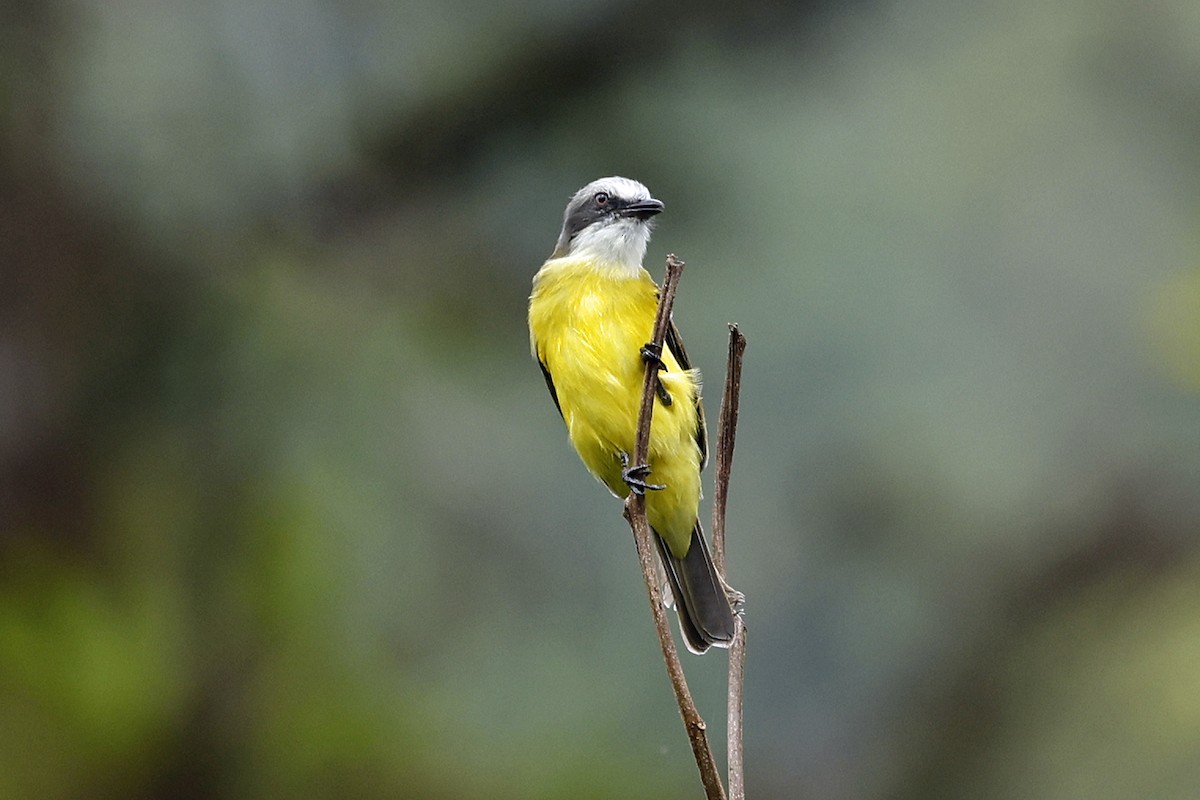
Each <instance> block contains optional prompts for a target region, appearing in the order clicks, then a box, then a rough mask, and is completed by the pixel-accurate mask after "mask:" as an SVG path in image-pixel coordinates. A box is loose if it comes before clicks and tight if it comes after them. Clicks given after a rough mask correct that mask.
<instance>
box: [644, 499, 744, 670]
mask: <svg viewBox="0 0 1200 800" xmlns="http://www.w3.org/2000/svg"><path fill="white" fill-rule="evenodd" d="M654 541H655V542H656V543H657V544H658V554H659V555H660V556H661V557H662V563H663V568H664V570H665V571H666V573H667V580H668V581H669V582H670V584H671V594H673V595H674V596H675V610H676V611H677V612H679V630H680V631H681V632H682V633H683V640H684V642H685V643H687V648H688V650H691V651H692V652H693V653H703V652H704V651H705V650H707V649H708V648H710V647H729V645H730V643H731V642H732V641H733V634H734V626H733V610H732V609H731V608H730V607H729V598H728V597H727V596H726V594H725V584H724V582H723V581H722V580H721V578H720V576H719V575H717V569H716V567H715V566H713V562H712V556H710V555H709V553H708V544H707V543H705V541H704V531H703V530H702V529H701V527H700V522H699V520H697V521H696V527H695V528H693V529H692V542H691V544H690V545H689V546H688V551H687V555H686V556H684V557H683V558H676V557H675V556H674V554H672V553H671V550H670V548H668V547H667V543H666V542H664V541H663V539H662V537H661V536H659V535H657V534H655V536H654Z"/></svg>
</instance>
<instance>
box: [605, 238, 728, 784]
mask: <svg viewBox="0 0 1200 800" xmlns="http://www.w3.org/2000/svg"><path fill="white" fill-rule="evenodd" d="M683 266H684V265H683V262H682V261H680V260H678V259H677V258H675V256H673V255H670V256H667V274H666V277H665V278H664V279H663V285H662V288H661V289H660V290H659V298H658V313H657V316H656V317H655V319H654V333H653V338H652V342H653V343H654V344H656V345H659V346H661V345H662V343H663V339H665V338H666V333H667V324H668V322H669V321H670V319H671V306H672V304H673V303H674V301H675V290H676V288H677V286H678V284H679V276H680V273H682V272H683ZM657 373H658V370H657V368H656V367H655V365H654V364H650V363H648V364H647V365H646V376H645V380H644V382H643V384H642V404H641V410H640V412H639V415H638V427H637V439H636V442H635V445H634V453H633V463H634V464H645V463H646V459H647V457H648V451H649V449H650V418H651V415H652V414H653V412H654V387H655V382H656V381H657V378H658V374H657ZM625 518H626V519H627V520H629V526H630V527H631V528H632V529H633V537H634V540H635V541H636V542H637V551H638V560H639V561H640V562H641V565H642V577H643V578H644V579H645V581H646V592H647V593H648V594H649V596H650V611H651V613H652V614H653V616H654V627H655V628H656V629H657V630H658V642H659V645H660V646H661V647H662V652H663V659H664V660H665V661H666V666H667V676H668V677H669V678H670V679H671V686H672V688H673V689H674V690H675V701H676V703H677V704H678V705H679V714H680V716H681V717H683V725H684V728H685V729H686V730H687V735H688V741H689V742H690V743H691V746H692V754H693V755H694V756H695V758H696V766H697V768H698V769H699V770H700V780H701V781H702V782H703V783H704V792H705V796H706V797H707V798H708V800H725V787H724V786H722V785H721V775H720V772H719V770H718V769H717V764H716V760H715V759H714V758H713V754H712V748H711V747H710V746H709V743H708V734H707V733H706V729H707V726H706V725H705V724H704V720H703V719H702V718H701V717H700V712H699V711H697V710H696V704H695V702H694V701H693V700H692V693H691V691H690V690H689V689H688V685H687V679H686V678H685V677H684V675H683V665H682V664H680V662H679V653H678V652H677V651H676V649H675V640H674V639H673V638H672V636H671V629H670V626H669V624H668V622H667V615H666V611H665V610H664V606H663V602H662V592H661V589H660V587H659V585H658V579H657V577H656V576H657V572H656V565H657V562H656V561H655V558H656V553H655V547H654V541H653V540H652V539H651V538H650V537H652V536H653V535H654V533H653V532H652V531H651V530H650V524H649V523H648V522H647V521H646V499H645V497H643V496H642V495H639V494H637V493H636V492H630V493H629V497H628V498H627V499H626V500H625Z"/></svg>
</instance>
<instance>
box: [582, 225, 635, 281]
mask: <svg viewBox="0 0 1200 800" xmlns="http://www.w3.org/2000/svg"><path fill="white" fill-rule="evenodd" d="M649 243H650V226H649V225H648V224H647V223H645V222H643V221H642V220H638V219H630V218H623V219H616V220H613V221H610V222H607V223H600V224H596V225H590V226H588V227H587V228H585V229H583V230H582V231H580V232H579V233H578V234H577V235H576V236H575V238H574V239H573V240H572V241H571V245H570V248H569V249H568V250H567V257H568V258H586V259H589V260H592V261H595V262H597V265H598V266H605V267H610V268H613V269H615V270H617V271H618V272H622V273H627V274H629V275H636V274H638V271H639V270H641V268H642V259H643V258H645V256H646V245H647V244H649Z"/></svg>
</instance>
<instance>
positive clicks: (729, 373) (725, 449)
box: [712, 322, 746, 575]
mask: <svg viewBox="0 0 1200 800" xmlns="http://www.w3.org/2000/svg"><path fill="white" fill-rule="evenodd" d="M745 352H746V337H745V336H742V332H741V331H739V330H738V326H737V323H735V322H731V323H729V359H728V361H726V363H725V390H724V392H723V394H722V395H721V414H720V416H719V417H718V418H717V467H716V472H717V476H716V489H715V491H714V492H713V534H712V538H713V540H712V548H713V561H714V562H716V565H717V569H718V570H720V572H721V575H725V574H726V572H725V506H726V503H727V502H728V497H729V473H730V471H731V470H732V469H733V445H734V442H735V440H736V439H737V422H738V397H739V395H740V393H741V389H742V356H743V354H744V353H745Z"/></svg>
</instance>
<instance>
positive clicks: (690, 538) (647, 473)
mask: <svg viewBox="0 0 1200 800" xmlns="http://www.w3.org/2000/svg"><path fill="white" fill-rule="evenodd" d="M662 210H663V204H662V203H661V202H660V201H658V200H655V199H654V198H653V197H651V196H650V191H649V190H648V189H647V188H646V187H645V186H643V185H642V184H640V183H638V182H637V181H634V180H629V179H628V178H620V177H611V178H601V179H599V180H596V181H592V182H591V183H589V184H588V185H587V186H584V187H583V188H582V189H580V190H579V191H578V192H576V193H575V196H574V197H572V198H571V201H570V202H569V203H568V204H567V209H566V212H565V213H564V215H563V227H562V233H561V234H560V235H559V237H558V243H557V245H556V246H555V248H554V252H553V254H551V256H550V258H549V260H547V261H546V263H545V264H543V265H542V268H541V269H540V270H538V272H537V275H536V276H535V277H534V279H533V294H532V296H531V297H530V299H529V338H530V345H531V348H532V350H533V355H534V357H535V358H536V359H537V360H538V363H539V364H540V365H541V368H542V373H543V374H544V375H545V377H546V385H547V386H548V387H549V388H550V395H551V396H552V397H553V398H554V403H555V405H556V406H557V408H558V411H559V413H560V414H562V418H563V420H564V421H565V422H566V424H567V433H568V435H569V436H570V439H571V444H572V445H574V447H575V450H576V451H577V452H578V453H579V457H580V458H581V459H583V463H584V464H585V465H586V466H587V468H588V469H589V470H590V471H591V473H592V474H593V475H595V476H596V478H597V479H598V480H600V482H602V483H603V484H604V485H605V486H607V487H608V488H609V490H610V491H611V492H612V493H613V494H615V495H616V496H617V497H620V498H625V497H628V495H629V492H630V491H633V492H637V493H639V494H641V493H645V495H646V517H647V519H648V520H649V522H650V527H652V528H653V529H654V532H655V534H656V536H655V540H656V542H657V544H658V551H659V553H660V555H661V556H662V562H663V567H664V568H665V571H666V574H667V578H668V580H669V582H670V584H671V591H672V594H673V595H674V599H675V608H676V610H677V611H678V613H679V625H680V629H681V631H682V632H683V638H684V641H685V642H686V643H687V646H688V649H689V650H691V651H692V652H695V653H703V652H704V651H705V650H707V649H708V648H709V647H711V646H717V647H728V646H729V643H730V642H731V641H732V640H733V634H734V623H733V612H732V610H731V608H730V605H729V600H728V598H727V596H726V593H725V585H724V582H723V581H722V580H721V578H720V576H718V575H717V571H716V569H715V568H714V567H713V563H712V558H711V557H710V556H709V553H708V545H707V544H706V543H705V541H704V532H703V530H702V529H701V527H700V522H699V519H698V516H697V515H698V510H699V505H700V470H701V468H702V467H703V466H704V463H705V461H706V459H707V454H708V453H707V451H708V448H707V444H706V442H705V440H706V432H705V426H704V411H703V408H702V407H701V405H700V376H699V373H697V372H696V370H693V369H692V368H691V364H690V363H689V361H688V357H687V353H686V352H685V351H684V349H683V342H682V341H681V340H680V338H679V332H678V331H677V330H676V328H675V325H674V323H672V324H671V325H670V328H669V330H668V333H667V337H666V342H665V345H666V346H665V348H664V349H663V350H662V352H661V353H657V352H654V351H653V350H652V348H650V347H648V346H647V345H648V343H649V342H650V338H651V334H652V330H651V329H652V328H653V326H654V315H655V311H656V310H657V306H658V287H657V286H656V285H655V283H654V281H653V279H651V277H650V274H649V273H648V272H646V270H645V269H643V268H642V258H643V257H644V256H645V255H646V245H647V243H648V242H649V241H650V229H651V225H652V219H653V217H654V216H655V215H657V214H658V213H659V212H661V211H662ZM646 361H652V362H655V363H657V365H658V367H659V373H658V386H657V392H656V399H655V407H654V416H653V418H652V420H651V425H650V448H649V456H648V463H647V464H632V463H630V462H631V459H632V457H633V449H634V438H635V436H636V429H637V422H638V410H639V405H640V401H641V394H642V381H643V377H644V375H645V363H646ZM651 481H653V482H651Z"/></svg>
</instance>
